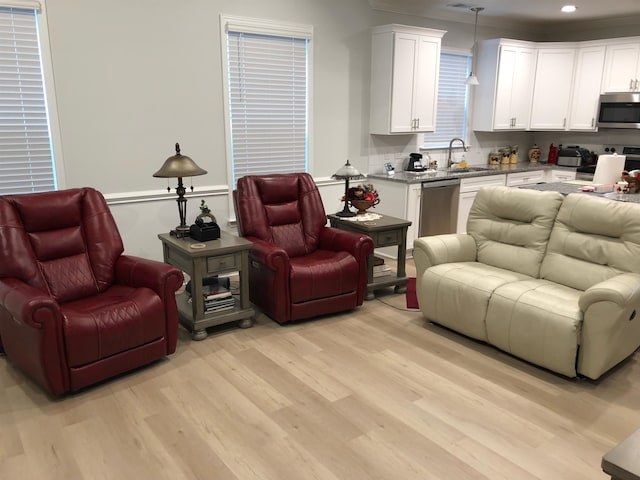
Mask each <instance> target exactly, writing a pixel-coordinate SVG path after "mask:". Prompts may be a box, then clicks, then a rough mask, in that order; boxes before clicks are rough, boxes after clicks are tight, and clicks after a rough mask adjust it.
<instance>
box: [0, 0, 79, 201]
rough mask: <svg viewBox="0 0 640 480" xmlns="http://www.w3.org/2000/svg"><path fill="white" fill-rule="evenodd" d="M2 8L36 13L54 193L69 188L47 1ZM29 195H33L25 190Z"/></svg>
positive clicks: (10, 2)
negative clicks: (59, 117) (65, 170)
mask: <svg viewBox="0 0 640 480" xmlns="http://www.w3.org/2000/svg"><path fill="white" fill-rule="evenodd" d="M0 7H6V8H15V9H23V10H32V11H33V12H34V18H35V22H36V32H37V35H38V46H39V50H40V65H41V73H42V82H43V94H44V99H45V108H46V114H47V123H48V131H49V142H50V148H51V157H52V159H51V160H52V164H53V165H52V166H53V168H52V172H53V182H54V190H60V189H64V188H66V181H65V174H64V162H63V155H62V141H61V134H60V124H59V119H58V107H57V102H56V94H55V92H56V89H55V82H54V75H53V63H52V56H51V42H50V38H49V29H48V23H49V22H48V18H47V9H46V1H45V0H41V1H34V0H0ZM25 193H29V192H27V191H26V190H25Z"/></svg>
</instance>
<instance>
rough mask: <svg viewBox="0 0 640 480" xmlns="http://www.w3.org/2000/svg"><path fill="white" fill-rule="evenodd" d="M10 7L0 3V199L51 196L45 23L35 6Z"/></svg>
mask: <svg viewBox="0 0 640 480" xmlns="http://www.w3.org/2000/svg"><path fill="white" fill-rule="evenodd" d="M10 4H11V5H12V6H10V7H9V6H2V1H0V78H1V80H0V194H3V195H4V194H14V193H30V192H41V191H47V190H55V189H56V188H57V187H58V184H57V179H56V166H55V163H54V155H53V148H52V138H51V136H52V135H51V128H50V125H51V122H50V113H49V112H50V111H53V112H55V108H48V105H47V95H46V90H45V75H44V68H43V66H44V65H45V64H46V65H47V66H48V65H50V63H49V58H48V57H46V58H43V55H42V53H43V51H42V49H41V45H40V39H41V38H48V37H47V32H46V20H45V19H43V18H39V17H42V15H43V12H42V10H41V6H40V4H39V3H38V2H33V1H27V0H18V1H12V2H10ZM49 71H50V69H49ZM50 102H51V104H52V102H53V98H51V99H50Z"/></svg>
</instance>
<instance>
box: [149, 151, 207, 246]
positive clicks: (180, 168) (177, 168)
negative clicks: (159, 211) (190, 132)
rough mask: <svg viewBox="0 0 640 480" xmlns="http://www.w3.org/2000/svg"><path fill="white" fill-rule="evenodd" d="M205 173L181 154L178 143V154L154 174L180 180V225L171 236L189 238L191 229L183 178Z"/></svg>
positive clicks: (168, 188) (167, 160)
mask: <svg viewBox="0 0 640 480" xmlns="http://www.w3.org/2000/svg"><path fill="white" fill-rule="evenodd" d="M205 173H207V171H206V170H204V169H202V168H200V167H199V166H198V165H196V162H194V161H193V160H191V158H189V157H187V156H185V155H182V154H181V153H180V144H178V143H176V154H175V155H173V156H172V157H169V158H167V159H166V160H165V161H164V164H163V165H162V167H161V168H160V170H158V171H157V172H156V173H154V174H153V176H154V177H159V178H177V179H178V186H177V187H176V193H177V194H178V198H177V199H176V201H177V202H178V213H179V214H180V225H178V226H177V227H176V228H175V230H172V231H171V234H172V235H175V236H176V237H179V238H181V237H188V236H189V227H188V226H187V222H186V216H187V199H186V198H184V194H185V193H186V192H187V189H186V188H185V187H184V185H183V184H182V178H183V177H196V176H198V175H204V174H205ZM167 191H168V192H170V191H171V187H167ZM191 191H192V192H193V185H192V186H191Z"/></svg>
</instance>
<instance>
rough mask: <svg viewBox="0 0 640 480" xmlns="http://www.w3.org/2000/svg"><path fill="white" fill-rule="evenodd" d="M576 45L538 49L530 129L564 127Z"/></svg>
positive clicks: (570, 90) (571, 86)
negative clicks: (574, 46)
mask: <svg viewBox="0 0 640 480" xmlns="http://www.w3.org/2000/svg"><path fill="white" fill-rule="evenodd" d="M575 56H576V50H575V48H539V49H538V61H537V63H536V73H535V80H534V87H533V101H532V102H531V120H530V122H529V128H530V129H531V130H565V129H566V128H567V123H568V117H569V103H570V99H571V92H572V90H573V65H574V61H575Z"/></svg>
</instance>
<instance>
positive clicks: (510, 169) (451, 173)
mask: <svg viewBox="0 0 640 480" xmlns="http://www.w3.org/2000/svg"><path fill="white" fill-rule="evenodd" d="M469 168H471V169H474V168H478V166H475V165H469ZM481 168H482V170H471V171H466V172H464V171H463V172H460V171H456V169H455V168H451V169H448V170H435V171H433V170H432V171H428V172H420V173H413V172H407V171H400V172H396V173H395V174H393V175H387V174H386V173H370V174H368V175H367V178H371V179H376V180H389V181H392V182H399V183H407V184H411V183H423V182H435V181H438V180H448V179H452V178H469V177H486V176H489V175H499V174H502V173H517V172H532V171H536V170H550V169H552V168H553V169H557V170H567V171H570V172H573V171H575V170H576V169H575V167H559V166H558V165H550V164H548V163H534V164H532V163H529V162H521V163H514V164H509V165H482V167H481Z"/></svg>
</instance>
